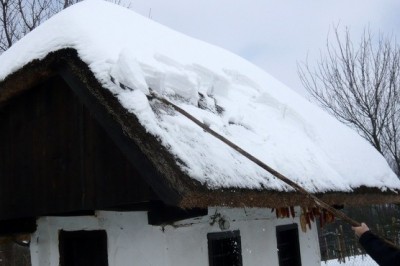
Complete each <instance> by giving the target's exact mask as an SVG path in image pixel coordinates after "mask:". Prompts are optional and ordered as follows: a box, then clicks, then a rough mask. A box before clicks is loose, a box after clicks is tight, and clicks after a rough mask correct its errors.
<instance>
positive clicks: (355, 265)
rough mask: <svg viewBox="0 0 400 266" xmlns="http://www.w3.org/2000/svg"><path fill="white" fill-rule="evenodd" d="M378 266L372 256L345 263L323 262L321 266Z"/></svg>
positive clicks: (349, 260)
mask: <svg viewBox="0 0 400 266" xmlns="http://www.w3.org/2000/svg"><path fill="white" fill-rule="evenodd" d="M349 265H351V266H377V265H378V264H377V263H376V262H375V261H374V260H373V259H371V257H370V256H355V257H349V258H346V262H345V263H343V262H342V263H340V262H339V261H338V260H336V259H335V260H328V261H326V262H324V261H322V262H321V266H349Z"/></svg>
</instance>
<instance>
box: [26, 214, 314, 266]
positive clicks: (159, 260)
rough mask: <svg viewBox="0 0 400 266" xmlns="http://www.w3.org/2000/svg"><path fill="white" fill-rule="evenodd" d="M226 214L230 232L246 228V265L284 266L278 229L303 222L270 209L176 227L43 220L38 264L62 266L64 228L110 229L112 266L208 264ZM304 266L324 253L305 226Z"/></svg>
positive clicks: (36, 243) (127, 218) (142, 219)
mask: <svg viewBox="0 0 400 266" xmlns="http://www.w3.org/2000/svg"><path fill="white" fill-rule="evenodd" d="M215 213H219V214H221V216H223V217H224V218H226V219H227V220H228V221H229V223H230V228H229V230H240V236H241V245H242V258H243V265H244V266H260V265H271V266H274V265H276V266H278V256H277V246H276V234H275V228H276V226H277V225H284V224H292V223H298V219H297V218H295V219H276V218H275V214H273V213H271V212H270V210H269V209H227V208H212V209H210V210H209V215H208V216H204V217H201V218H197V219H190V220H185V221H181V222H178V223H176V224H175V226H165V227H162V226H151V225H148V223H147V213H146V212H103V211H102V212H98V213H97V215H96V216H93V217H83V216H81V217H43V218H40V219H39V220H38V229H37V231H36V233H35V234H34V235H33V236H32V242H31V257H32V266H57V265H59V252H58V232H59V230H67V231H70V230H71V231H73V230H99V229H104V230H106V232H107V237H108V262H109V266H125V265H127V266H128V265H130V266H132V265H137V266H150V265H152V266H161V265H166V266H178V265H192V266H197V265H198V266H200V265H202V266H206V265H208V246H207V233H209V232H221V229H220V228H219V225H218V223H215V224H213V225H211V224H210V223H211V222H212V216H213V215H214V214H215ZM299 239H300V249H301V257H302V265H307V266H314V265H315V266H317V265H318V266H319V265H320V254H319V245H318V237H317V230H316V228H315V226H314V227H313V229H312V230H309V231H308V232H307V233H303V232H301V230H300V228H299Z"/></svg>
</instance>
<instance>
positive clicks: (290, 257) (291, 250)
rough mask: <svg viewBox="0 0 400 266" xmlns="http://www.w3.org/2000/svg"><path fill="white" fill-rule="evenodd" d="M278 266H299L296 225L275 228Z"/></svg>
mask: <svg viewBox="0 0 400 266" xmlns="http://www.w3.org/2000/svg"><path fill="white" fill-rule="evenodd" d="M276 238H277V243H278V257H279V266H301V257H300V244H299V230H298V228H297V224H290V225H282V226H277V227H276Z"/></svg>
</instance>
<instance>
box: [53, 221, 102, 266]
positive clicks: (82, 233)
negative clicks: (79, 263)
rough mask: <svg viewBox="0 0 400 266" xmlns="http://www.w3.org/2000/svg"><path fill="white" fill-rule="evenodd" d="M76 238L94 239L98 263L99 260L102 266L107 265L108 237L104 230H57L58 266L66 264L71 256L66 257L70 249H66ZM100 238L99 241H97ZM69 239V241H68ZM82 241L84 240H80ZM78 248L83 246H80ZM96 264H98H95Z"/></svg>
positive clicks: (66, 265) (65, 265)
mask: <svg viewBox="0 0 400 266" xmlns="http://www.w3.org/2000/svg"><path fill="white" fill-rule="evenodd" d="M76 240H85V241H89V240H95V241H96V242H95V243H93V246H94V247H95V248H94V250H95V251H96V253H97V254H99V255H98V256H97V258H98V259H99V260H98V261H95V262H96V263H98V262H99V261H100V262H101V265H102V266H108V265H109V264H108V237H107V232H106V230H101V229H99V230H71V231H70V230H59V231H58V245H59V246H58V251H59V265H60V266H68V265H69V264H67V263H68V262H70V260H71V258H70V257H67V256H68V255H70V253H71V250H68V248H69V247H70V245H71V243H74V241H76ZM99 240H100V241H99ZM68 241H69V242H68ZM82 242H84V241H82ZM80 248H84V246H81V247H80ZM96 265H98V264H96Z"/></svg>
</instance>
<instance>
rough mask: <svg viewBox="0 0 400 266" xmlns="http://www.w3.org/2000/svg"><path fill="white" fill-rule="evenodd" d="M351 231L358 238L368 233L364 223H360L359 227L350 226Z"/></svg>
mask: <svg viewBox="0 0 400 266" xmlns="http://www.w3.org/2000/svg"><path fill="white" fill-rule="evenodd" d="M351 229H353V231H354V233H356V235H357V236H358V237H360V236H361V235H362V234H364V233H365V232H367V231H369V228H368V226H367V225H366V224H365V223H361V226H352V227H351Z"/></svg>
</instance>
